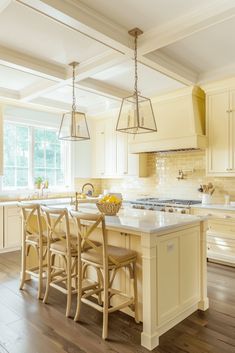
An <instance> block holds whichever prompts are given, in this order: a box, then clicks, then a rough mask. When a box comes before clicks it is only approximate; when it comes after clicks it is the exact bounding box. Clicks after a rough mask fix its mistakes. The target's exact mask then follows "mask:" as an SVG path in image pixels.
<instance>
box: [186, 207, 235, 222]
mask: <svg viewBox="0 0 235 353" xmlns="http://www.w3.org/2000/svg"><path fill="white" fill-rule="evenodd" d="M191 214H193V215H196V216H206V217H208V219H209V220H210V219H224V220H232V221H234V222H235V211H222V210H214V209H213V210H212V209H199V208H197V209H192V211H191Z"/></svg>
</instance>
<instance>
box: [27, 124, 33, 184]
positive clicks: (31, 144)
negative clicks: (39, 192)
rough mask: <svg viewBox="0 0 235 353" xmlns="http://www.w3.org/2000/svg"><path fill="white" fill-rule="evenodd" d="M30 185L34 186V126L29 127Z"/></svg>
mask: <svg viewBox="0 0 235 353" xmlns="http://www.w3.org/2000/svg"><path fill="white" fill-rule="evenodd" d="M28 177H29V187H30V188H33V186H34V128H33V127H32V126H30V127H29V171H28Z"/></svg>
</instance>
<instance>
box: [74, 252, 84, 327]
mask: <svg viewBox="0 0 235 353" xmlns="http://www.w3.org/2000/svg"><path fill="white" fill-rule="evenodd" d="M77 262H78V279H77V308H76V313H75V316H74V321H78V320H79V316H80V311H81V298H82V262H81V261H80V258H78V260H77Z"/></svg>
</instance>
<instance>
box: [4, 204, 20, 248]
mask: <svg viewBox="0 0 235 353" xmlns="http://www.w3.org/2000/svg"><path fill="white" fill-rule="evenodd" d="M3 224H4V226H3V227H2V228H3V230H2V232H3V248H4V250H7V249H9V250H11V249H17V248H20V246H21V234H22V220H21V214H20V209H19V208H18V207H17V206H16V205H10V206H4V211H3Z"/></svg>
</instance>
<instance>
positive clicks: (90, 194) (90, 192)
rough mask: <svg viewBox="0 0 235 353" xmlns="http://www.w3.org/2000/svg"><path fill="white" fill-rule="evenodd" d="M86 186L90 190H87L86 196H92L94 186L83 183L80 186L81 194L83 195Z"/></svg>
mask: <svg viewBox="0 0 235 353" xmlns="http://www.w3.org/2000/svg"><path fill="white" fill-rule="evenodd" d="M86 186H91V188H92V190H88V192H87V195H88V196H92V195H93V193H94V191H95V188H94V185H93V184H91V183H85V184H84V185H83V186H82V193H84V189H85V187H86Z"/></svg>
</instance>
